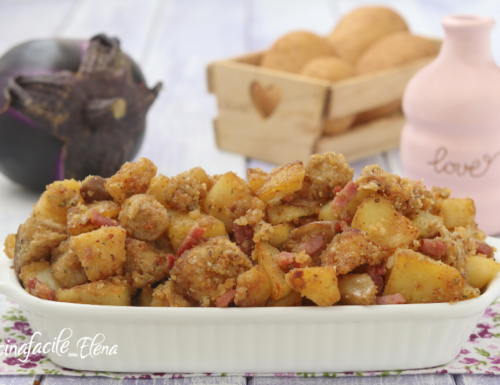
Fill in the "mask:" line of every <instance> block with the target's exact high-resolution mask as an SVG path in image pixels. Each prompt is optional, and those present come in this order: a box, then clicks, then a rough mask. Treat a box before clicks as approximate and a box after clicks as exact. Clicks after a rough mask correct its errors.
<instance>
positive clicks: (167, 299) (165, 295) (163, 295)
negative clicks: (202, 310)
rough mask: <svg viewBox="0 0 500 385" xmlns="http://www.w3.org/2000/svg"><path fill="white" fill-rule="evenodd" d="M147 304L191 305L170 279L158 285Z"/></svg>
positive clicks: (166, 305)
mask: <svg viewBox="0 0 500 385" xmlns="http://www.w3.org/2000/svg"><path fill="white" fill-rule="evenodd" d="M149 306H153V307H191V306H193V305H192V304H191V303H190V302H189V301H188V300H186V298H184V297H183V296H182V295H181V294H179V293H178V292H177V291H176V290H175V288H174V283H173V282H172V281H167V282H165V283H162V284H161V285H158V286H157V287H156V288H155V289H154V290H153V294H152V300H151V303H150V305H149Z"/></svg>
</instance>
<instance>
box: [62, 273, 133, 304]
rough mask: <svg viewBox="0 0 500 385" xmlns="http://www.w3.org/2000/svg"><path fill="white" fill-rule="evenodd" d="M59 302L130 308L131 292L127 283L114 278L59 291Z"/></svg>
mask: <svg viewBox="0 0 500 385" xmlns="http://www.w3.org/2000/svg"><path fill="white" fill-rule="evenodd" d="M57 300H58V301H59V302H71V303H83V304H88V305H106V306H130V304H131V290H130V287H129V286H128V284H127V283H126V281H120V280H119V279H117V278H114V279H111V280H104V281H98V282H90V283H86V284H83V285H79V286H75V287H72V288H71V289H62V290H59V292H58V293H57Z"/></svg>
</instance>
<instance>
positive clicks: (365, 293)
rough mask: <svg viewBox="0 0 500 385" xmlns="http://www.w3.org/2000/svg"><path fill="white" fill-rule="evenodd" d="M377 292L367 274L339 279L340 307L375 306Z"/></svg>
mask: <svg viewBox="0 0 500 385" xmlns="http://www.w3.org/2000/svg"><path fill="white" fill-rule="evenodd" d="M377 290H378V289H377V286H375V284H374V283H373V280H372V279H371V278H370V276H369V275H368V274H347V275H342V276H340V277H339V291H340V296H341V298H340V304H341V305H375V304H376V303H377V302H376V297H377Z"/></svg>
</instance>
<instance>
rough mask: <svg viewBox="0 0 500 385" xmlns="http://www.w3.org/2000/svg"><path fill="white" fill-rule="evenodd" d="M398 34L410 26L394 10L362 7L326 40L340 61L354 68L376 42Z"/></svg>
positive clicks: (344, 20) (339, 25) (345, 18)
mask: <svg viewBox="0 0 500 385" xmlns="http://www.w3.org/2000/svg"><path fill="white" fill-rule="evenodd" d="M399 31H408V26H407V25H406V22H405V21H404V20H403V18H402V17H401V16H400V15H399V14H398V13H396V12H394V11H393V10H392V9H390V8H386V7H362V8H358V9H356V10H354V11H352V12H351V13H349V14H347V15H346V16H344V17H343V18H342V19H341V20H340V21H339V23H338V24H337V26H336V27H335V29H334V30H333V32H332V33H331V34H330V36H328V38H327V39H328V41H329V42H330V44H331V45H332V46H333V48H334V49H335V52H336V53H337V55H338V56H339V57H340V58H342V59H344V60H346V61H348V62H349V63H352V64H354V63H356V61H357V60H358V58H359V57H360V56H361V55H362V54H363V52H364V51H366V50H367V49H368V47H370V46H371V45H372V44H373V43H375V42H376V41H377V40H379V39H381V38H383V37H384V36H387V35H390V34H392V33H394V32H399Z"/></svg>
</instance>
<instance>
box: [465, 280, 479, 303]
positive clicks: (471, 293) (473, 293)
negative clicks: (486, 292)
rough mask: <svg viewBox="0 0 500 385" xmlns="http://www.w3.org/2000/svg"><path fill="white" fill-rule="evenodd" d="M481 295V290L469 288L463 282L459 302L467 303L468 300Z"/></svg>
mask: <svg viewBox="0 0 500 385" xmlns="http://www.w3.org/2000/svg"><path fill="white" fill-rule="evenodd" d="M480 295H481V290H479V289H478V288H477V287H473V286H471V285H470V284H469V283H468V282H465V285H464V291H463V292H462V297H461V298H460V301H467V300H468V299H473V298H477V297H479V296H480Z"/></svg>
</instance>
